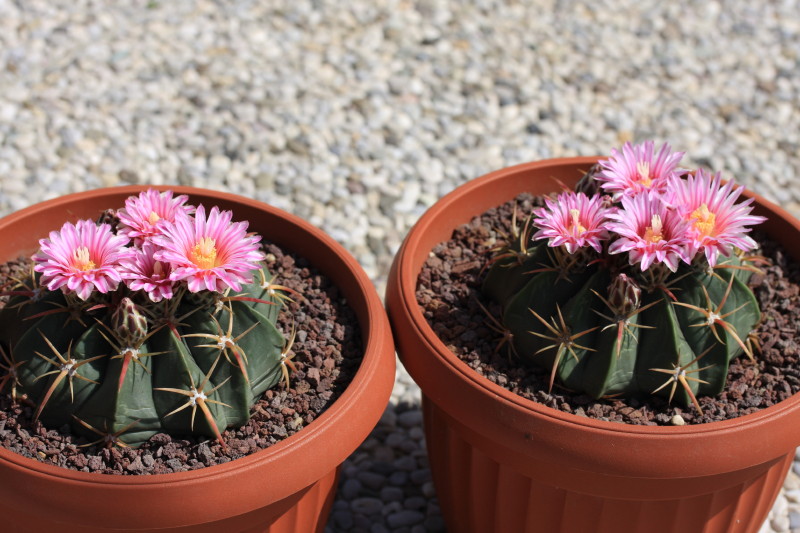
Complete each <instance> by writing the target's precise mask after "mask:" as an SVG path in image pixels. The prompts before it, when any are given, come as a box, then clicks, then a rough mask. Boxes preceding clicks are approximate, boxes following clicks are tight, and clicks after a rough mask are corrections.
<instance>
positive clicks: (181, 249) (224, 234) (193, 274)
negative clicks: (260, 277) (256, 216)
mask: <svg viewBox="0 0 800 533" xmlns="http://www.w3.org/2000/svg"><path fill="white" fill-rule="evenodd" d="M232 216H233V214H232V213H231V212H230V211H220V210H219V209H218V208H217V207H212V208H211V211H210V212H209V214H208V219H206V212H205V208H204V207H203V206H202V205H201V206H200V207H198V208H197V213H196V214H195V216H194V218H192V217H190V216H188V215H179V216H177V217H176V218H175V221H174V222H173V223H165V224H163V225H162V226H161V231H162V234H161V235H159V236H156V237H153V242H154V243H155V244H157V245H159V246H161V248H162V249H161V250H159V251H157V252H156V253H155V254H153V257H154V258H155V259H156V260H157V261H163V262H167V263H170V264H171V267H172V273H171V274H170V279H171V280H173V281H180V280H184V279H185V280H187V282H188V287H189V290H190V291H191V292H198V291H201V290H203V289H208V290H210V291H217V292H224V291H225V289H227V288H231V289H232V290H234V291H240V290H241V289H242V286H241V284H242V283H247V282H249V281H250V280H251V279H252V271H254V270H258V269H259V265H258V262H259V261H261V260H263V259H264V254H263V253H261V252H260V251H259V250H258V242H259V241H260V240H261V237H259V236H257V235H250V234H247V233H245V231H246V229H247V222H236V223H231V217H232Z"/></svg>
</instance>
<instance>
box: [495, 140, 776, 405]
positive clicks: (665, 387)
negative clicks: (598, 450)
mask: <svg viewBox="0 0 800 533" xmlns="http://www.w3.org/2000/svg"><path fill="white" fill-rule="evenodd" d="M682 155H683V154H682V153H673V152H671V151H670V149H669V146H667V145H664V146H663V147H662V148H661V149H660V150H659V152H658V153H655V151H654V146H653V143H652V142H646V143H643V144H640V145H631V144H626V145H625V146H624V147H623V150H622V152H617V151H613V152H612V156H611V157H610V158H609V159H607V160H601V161H600V162H599V163H598V164H597V165H595V166H594V167H593V168H592V169H591V170H590V171H589V172H588V173H587V174H586V175H585V176H584V177H583V179H582V180H581V181H580V182H579V183H578V186H577V190H576V191H565V192H562V193H561V194H558V195H557V197H550V198H545V205H544V206H543V207H540V208H537V209H534V211H533V213H531V214H528V216H527V217H526V218H523V217H519V218H520V219H521V220H524V221H522V222H521V223H520V224H518V223H517V220H516V219H515V220H514V221H513V223H512V226H513V227H512V231H511V235H509V236H508V238H507V239H506V242H505V243H504V245H502V246H499V247H498V248H497V249H496V253H495V255H494V257H493V259H492V264H491V267H490V269H489V272H488V274H487V276H486V279H485V281H484V285H483V291H484V293H485V294H486V295H487V296H489V297H490V298H491V299H493V300H494V301H496V302H497V303H499V304H500V305H501V306H502V318H501V320H500V321H499V322H500V323H501V324H502V329H503V333H504V342H507V341H508V340H511V343H510V344H509V346H510V351H511V352H512V353H513V354H515V355H517V356H519V357H521V358H522V359H524V360H526V361H529V362H531V363H532V364H535V365H541V366H544V367H546V368H547V369H548V370H549V372H550V387H551V388H552V387H553V386H554V384H557V385H558V386H560V387H563V388H565V389H568V390H572V391H575V392H579V393H585V394H588V395H590V396H592V397H594V398H601V397H612V396H629V395H635V394H651V393H655V394H661V395H664V396H666V397H668V398H669V399H670V400H672V399H673V398H675V399H676V400H678V401H680V402H681V403H682V404H684V405H694V406H695V408H696V409H698V410H701V407H700V404H699V402H698V401H697V396H699V395H714V394H717V393H719V392H720V391H722V389H723V388H724V386H725V380H726V376H727V372H728V364H729V362H730V361H731V359H733V358H734V357H737V356H739V355H741V354H743V353H744V354H746V355H747V356H748V357H750V358H752V357H753V349H754V345H755V343H754V342H753V338H752V337H751V334H752V332H753V330H754V328H755V327H756V326H757V324H758V323H759V320H760V316H761V312H760V310H759V306H758V302H757V301H756V298H755V296H754V295H753V293H752V291H751V290H750V289H749V288H748V286H747V282H748V280H749V278H750V276H751V275H752V273H753V272H754V271H757V269H758V263H759V262H760V261H761V259H760V258H759V257H758V256H757V255H753V251H754V250H755V248H756V243H755V242H754V241H753V240H752V239H751V238H750V237H749V236H747V232H748V231H749V227H748V226H750V225H754V224H758V223H760V222H762V221H763V220H764V219H763V218H762V217H758V216H753V215H751V214H750V211H751V206H750V204H751V203H752V200H748V201H745V202H743V203H739V204H735V201H736V200H737V198H738V197H739V195H740V193H741V190H742V189H741V188H735V187H734V185H733V184H732V183H731V182H727V183H723V182H722V180H721V177H720V175H719V174H715V175H711V174H710V173H708V172H706V171H704V170H702V169H700V170H697V171H695V172H688V171H686V170H683V169H679V168H678V166H677V165H678V163H679V160H680V158H681V156H682Z"/></svg>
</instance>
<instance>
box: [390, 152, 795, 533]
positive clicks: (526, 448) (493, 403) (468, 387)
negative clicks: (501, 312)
mask: <svg viewBox="0 0 800 533" xmlns="http://www.w3.org/2000/svg"><path fill="white" fill-rule="evenodd" d="M596 161H597V158H570V159H554V160H548V161H540V162H536V163H529V164H524V165H519V166H515V167H511V168H507V169H504V170H500V171H497V172H493V173H491V174H488V175H486V176H483V177H482V178H479V179H475V180H473V181H471V182H469V183H467V184H465V185H463V186H461V187H459V188H458V189H456V190H455V191H454V192H452V193H450V194H449V195H447V196H445V197H444V198H443V199H442V200H440V201H439V202H437V203H436V204H435V205H434V206H433V207H432V208H431V209H430V210H428V212H427V213H425V214H424V215H423V217H422V218H421V219H420V220H419V222H418V223H417V224H416V225H415V226H414V227H413V228H412V230H411V231H410V232H409V234H408V236H407V237H406V239H405V241H404V243H403V245H402V247H401V248H400V250H399V252H398V254H397V256H396V258H395V260H394V264H393V266H392V270H391V273H390V277H389V284H388V289H387V296H386V301H387V308H388V311H389V316H390V321H391V322H392V327H393V331H394V335H395V341H396V344H397V350H398V353H399V356H400V359H401V361H402V362H403V364H404V365H405V367H406V368H407V369H408V371H409V373H410V374H411V376H412V377H413V378H414V380H415V381H416V382H417V383H418V384H419V386H420V388H421V389H422V393H423V409H424V416H425V431H426V438H427V445H428V454H429V458H430V464H431V471H432V474H433V480H434V484H435V487H436V491H437V494H438V496H439V501H440V504H441V508H442V513H443V514H444V518H445V521H446V523H447V528H448V531H454V532H458V533H465V532H476V533H490V532H493V531H494V532H508V531H514V532H525V531H538V532H543V533H556V532H561V533H591V532H596V533H606V532H608V533H612V532H613V533H626V532H630V533H633V532H640V533H659V532H679V531H680V532H682V533H686V532H703V533H712V532H756V531H758V530H759V527H760V526H761V524H762V522H763V521H764V520H765V518H766V516H767V514H768V512H769V510H770V509H771V507H772V505H773V502H774V500H775V498H776V496H777V494H778V492H779V490H780V488H781V485H782V483H783V480H784V477H785V475H786V472H787V470H788V468H789V467H790V465H791V463H792V459H793V457H794V453H795V447H796V446H797V445H798V444H800V395H795V396H793V397H791V398H790V399H789V400H786V401H784V402H781V403H780V404H778V405H775V406H772V407H769V408H767V409H764V410H762V411H760V412H758V413H755V414H750V415H747V416H743V417H741V418H738V419H734V420H728V421H723V422H714V423H710V424H702V425H694V426H683V427H645V426H630V425H625V424H620V423H612V422H603V421H600V420H593V419H589V418H585V417H578V416H575V415H572V414H567V413H563V412H560V411H557V410H554V409H551V408H548V407H545V406H543V405H541V404H538V403H535V402H533V401H530V400H526V399H523V398H521V397H519V396H516V395H515V394H513V393H511V392H509V391H508V390H506V389H504V388H502V387H499V386H498V385H495V384H494V383H491V382H490V381H489V380H487V379H485V378H483V377H482V376H480V375H478V374H477V373H476V372H475V371H474V370H472V369H471V368H469V367H468V366H467V365H466V364H465V363H463V362H462V361H461V360H460V359H459V358H458V357H456V356H455V355H454V354H453V353H451V352H450V350H448V349H447V347H446V346H445V345H444V343H442V342H441V341H440V340H439V338H438V337H437V336H436V334H435V333H434V331H433V329H432V328H431V327H430V326H429V325H428V323H427V322H426V320H425V318H424V317H423V315H422V313H421V311H420V308H419V306H418V304H417V301H416V298H415V295H414V292H415V288H416V281H417V277H418V275H419V272H420V269H421V267H422V264H423V262H424V261H425V260H426V259H427V258H428V255H429V253H430V251H431V249H432V248H433V247H434V246H435V245H436V244H438V243H440V242H443V241H446V240H448V239H449V238H450V237H451V234H452V231H453V229H454V228H456V227H457V226H459V225H461V224H463V223H466V222H468V221H469V220H470V219H471V218H472V217H474V216H476V215H479V214H481V213H483V212H484V211H486V210H487V209H489V208H491V207H494V206H497V205H500V204H502V203H504V202H507V201H508V200H510V199H512V198H514V197H515V196H516V195H517V194H519V193H522V192H526V191H527V192H530V193H532V194H535V195H536V194H544V193H550V192H555V191H559V190H561V185H560V184H561V183H563V184H565V185H567V186H569V187H572V186H574V185H575V183H576V182H577V180H578V179H579V178H580V177H581V175H582V174H583V173H584V172H585V171H586V170H588V169H589V168H590V167H591V165H592V164H593V163H595V162H596ZM753 196H755V195H753ZM756 202H757V207H756V208H755V210H754V212H755V213H757V214H759V215H763V216H766V217H768V219H769V220H768V222H766V223H765V224H763V226H762V228H763V229H764V230H765V231H766V232H768V233H769V235H770V236H771V237H772V238H774V239H776V240H778V241H779V242H781V244H783V245H784V246H785V247H786V249H787V250H788V251H789V252H790V253H791V254H792V256H793V257H794V258H795V260H797V259H798V258H800V222H798V221H797V220H795V219H793V218H792V217H791V216H790V215H788V214H787V213H786V212H785V211H783V210H782V209H780V208H779V207H777V206H775V205H772V204H770V203H769V202H766V201H765V200H763V199H762V198H760V197H758V196H756Z"/></svg>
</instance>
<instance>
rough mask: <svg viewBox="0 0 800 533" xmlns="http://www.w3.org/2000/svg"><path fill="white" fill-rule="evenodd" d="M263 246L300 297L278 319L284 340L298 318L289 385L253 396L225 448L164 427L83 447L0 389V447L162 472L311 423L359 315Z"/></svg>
mask: <svg viewBox="0 0 800 533" xmlns="http://www.w3.org/2000/svg"><path fill="white" fill-rule="evenodd" d="M264 252H265V253H266V254H267V266H268V268H269V270H270V272H272V273H273V274H275V276H276V277H275V280H276V283H279V284H281V285H285V286H287V287H289V288H291V289H294V290H295V291H298V292H299V293H300V294H301V295H302V298H295V300H296V302H294V303H289V304H288V305H284V306H283V309H282V311H281V313H280V317H279V329H280V330H281V331H282V332H283V334H284V338H287V339H288V338H289V334H290V332H291V329H292V326H293V324H294V323H296V324H297V338H296V339H295V343H294V345H293V347H292V350H291V352H293V353H294V359H293V361H294V363H295V365H296V368H297V370H296V371H295V372H292V373H291V380H290V381H291V387H290V388H289V389H288V390H287V389H286V387H285V385H283V384H282V383H279V384H278V385H276V386H275V387H273V388H272V389H270V390H268V391H267V392H266V393H265V394H264V396H263V398H262V399H261V400H259V401H258V402H256V404H255V405H254V406H253V408H252V410H251V418H250V421H249V422H248V423H247V425H245V426H243V427H241V428H238V429H235V428H230V429H228V430H226V431H225V432H223V434H222V436H223V439H224V440H225V443H226V445H227V449H225V448H223V447H222V446H221V445H220V444H219V442H217V440H216V439H207V438H199V439H198V438H194V437H191V436H188V437H171V436H169V435H166V434H163V433H159V434H156V435H154V436H153V437H151V438H150V440H149V441H147V442H146V443H144V444H143V445H142V446H141V447H139V448H138V449H135V450H134V449H130V448H123V447H114V448H105V447H103V446H100V445H92V446H86V444H87V443H88V442H90V441H91V440H92V439H89V440H87V439H86V438H84V437H82V436H77V435H74V434H72V433H71V432H70V431H69V427H68V426H67V427H63V428H50V427H45V426H43V425H42V424H41V423H40V422H39V421H34V420H33V415H34V413H35V406H32V405H31V404H30V402H27V403H26V402H25V401H24V400H23V401H20V402H19V403H15V402H13V401H12V399H11V396H10V394H9V391H8V390H4V391H3V392H2V394H0V446H3V447H5V448H7V449H9V450H11V451H13V452H16V453H18V454H20V455H23V456H25V457H31V458H34V459H37V460H38V461H40V462H43V463H48V464H54V465H58V466H62V467H65V468H70V469H74V470H82V471H85V472H101V473H105V474H126V475H128V474H130V475H136V474H163V473H170V472H181V471H186V470H195V469H198V468H203V467H206V466H211V465H215V464H221V463H226V462H228V461H231V460H233V459H237V458H240V457H244V456H246V455H249V454H251V453H254V452H256V451H258V450H261V449H263V448H267V447H269V446H270V445H272V444H275V443H277V442H279V441H281V440H283V439H285V438H286V437H288V436H290V435H293V434H295V433H297V432H298V431H300V430H301V429H302V428H303V427H305V426H306V425H308V424H309V423H311V422H312V421H313V420H314V419H315V418H316V417H317V416H319V415H320V414H321V413H322V412H323V411H324V410H325V409H326V408H327V407H328V406H329V405H331V404H332V403H333V402H334V401H335V400H336V398H338V397H339V396H340V395H341V393H342V392H343V391H344V390H345V388H346V387H347V385H348V384H349V383H350V381H351V380H352V378H353V376H354V375H355V373H356V371H357V370H358V366H359V364H360V363H361V358H362V355H363V349H362V343H361V331H360V329H359V325H358V320H357V317H356V316H355V314H354V313H353V311H352V310H351V309H350V308H349V307H348V306H347V304H346V302H345V300H344V296H343V295H342V294H341V293H340V292H339V290H338V288H337V287H336V286H334V285H333V284H332V283H331V282H330V281H329V280H328V279H327V278H326V277H325V276H324V275H322V274H321V273H320V272H319V271H318V270H316V269H315V268H314V267H312V266H311V265H310V264H309V263H308V261H306V260H305V259H303V258H302V257H299V256H297V255H294V254H291V253H288V252H284V251H283V250H281V249H280V248H279V247H277V246H275V245H272V244H266V245H265V246H264ZM29 265H30V263H28V262H26V260H25V259H21V260H20V261H18V262H15V263H9V264H6V265H3V266H1V267H0V286H3V285H5V282H6V281H7V279H8V277H9V274H13V272H15V271H17V270H18V269H20V268H25V269H29V268H30V266H29ZM3 305H4V303H3ZM6 389H8V387H6ZM122 439H123V440H124V436H123V437H122Z"/></svg>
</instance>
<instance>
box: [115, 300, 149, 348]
mask: <svg viewBox="0 0 800 533" xmlns="http://www.w3.org/2000/svg"><path fill="white" fill-rule="evenodd" d="M111 320H112V324H113V327H114V333H115V334H116V336H117V338H118V339H119V340H120V341H121V342H122V343H123V344H124V345H125V346H138V345H139V344H141V343H142V341H143V340H144V339H145V338H146V337H147V318H146V317H145V316H144V315H143V314H142V313H141V312H140V311H139V309H138V308H137V307H136V304H135V303H133V300H131V299H130V298H127V297H126V298H122V299H121V300H120V302H119V306H118V307H117V308H116V309H115V310H114V313H113V315H112V317H111Z"/></svg>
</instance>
